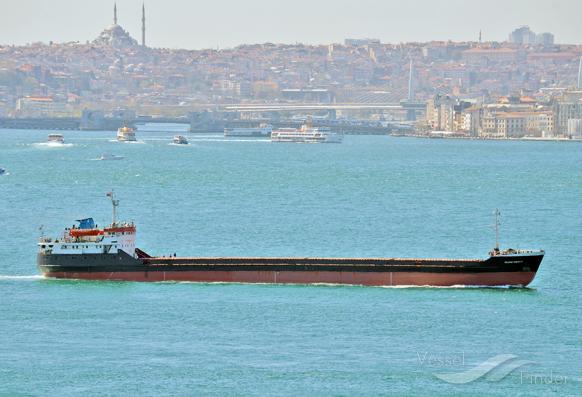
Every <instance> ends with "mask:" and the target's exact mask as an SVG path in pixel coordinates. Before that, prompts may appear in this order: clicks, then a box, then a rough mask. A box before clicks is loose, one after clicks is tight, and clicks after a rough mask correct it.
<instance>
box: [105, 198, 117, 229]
mask: <svg viewBox="0 0 582 397" xmlns="http://www.w3.org/2000/svg"><path fill="white" fill-rule="evenodd" d="M107 197H109V198H111V206H112V207H113V221H112V222H111V225H112V226H115V224H116V222H117V207H118V206H119V200H115V195H114V194H113V190H112V191H110V192H109V193H107Z"/></svg>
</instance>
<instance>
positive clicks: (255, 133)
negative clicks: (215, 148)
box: [224, 124, 273, 137]
mask: <svg viewBox="0 0 582 397" xmlns="http://www.w3.org/2000/svg"><path fill="white" fill-rule="evenodd" d="M271 132H273V126H272V125H270V124H261V125H260V126H259V127H237V128H225V129H224V136H226V137H269V136H270V135H271Z"/></svg>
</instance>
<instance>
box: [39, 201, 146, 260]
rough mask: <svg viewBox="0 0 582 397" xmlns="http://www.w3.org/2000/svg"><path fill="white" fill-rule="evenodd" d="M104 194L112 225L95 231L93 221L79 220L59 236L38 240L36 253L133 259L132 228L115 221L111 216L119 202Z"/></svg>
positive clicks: (134, 234) (97, 228) (133, 239)
mask: <svg viewBox="0 0 582 397" xmlns="http://www.w3.org/2000/svg"><path fill="white" fill-rule="evenodd" d="M107 195H108V196H109V197H111V203H112V204H113V222H111V224H110V225H108V226H106V227H104V228H99V227H98V226H97V225H96V224H95V222H94V221H93V218H87V219H79V220H77V222H78V224H77V225H75V226H73V227H71V228H66V229H65V230H64V232H63V234H62V235H61V237H57V238H50V237H44V236H43V237H41V238H40V241H39V243H38V246H39V250H40V251H41V252H42V253H45V254H55V255H84V254H117V253H119V252H120V251H123V252H125V253H127V254H128V255H130V256H135V236H136V228H135V225H134V224H133V223H129V222H117V220H116V219H115V216H116V208H117V206H118V205H119V201H118V200H115V199H114V198H113V193H108V194H107Z"/></svg>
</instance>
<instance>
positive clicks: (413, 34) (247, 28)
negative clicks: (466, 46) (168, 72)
mask: <svg viewBox="0 0 582 397" xmlns="http://www.w3.org/2000/svg"><path fill="white" fill-rule="evenodd" d="M143 3H144V2H143V1H141V0H120V1H117V8H118V14H119V15H118V17H119V24H120V25H121V26H122V27H124V28H125V29H126V30H127V31H128V32H129V33H130V34H131V36H132V37H134V38H136V39H138V40H139V39H140V38H141V36H142V32H141V23H142V21H141V16H142V5H143ZM113 4H114V2H113V1H112V2H92V3H86V2H83V3H82V4H81V3H80V2H74V1H70V0H55V1H53V2H51V3H50V5H49V4H45V3H43V2H39V1H34V0H24V1H21V2H19V3H14V4H10V5H9V6H6V7H5V9H4V12H3V13H2V14H1V15H0V37H1V38H0V44H3V45H11V44H14V45H24V44H27V43H32V42H45V43H48V42H50V41H53V42H74V41H79V42H81V43H84V42H85V41H92V40H93V39H94V38H95V37H96V36H97V35H98V33H99V32H100V31H101V30H102V29H103V28H104V27H106V26H109V25H110V24H111V16H112V15H111V12H112V7H113ZM529 4H530V2H527V1H524V0H517V1H512V2H511V3H508V4H506V3H504V2H502V1H499V0H491V1H488V2H487V3H486V4H485V5H484V6H483V7H482V10H479V12H474V11H473V12H469V8H468V7H466V6H465V3H464V2H463V1H459V0H450V1H447V2H446V5H443V4H442V3H439V4H435V3H434V2H431V1H428V0H415V1H411V2H407V3H401V2H378V1H374V0H363V1H361V2H359V3H358V4H354V3H351V2H347V1H344V0H340V1H336V2H333V3H332V4H331V3H327V4H322V3H317V4H312V3H309V2H307V1H306V0H298V1H296V2H293V3H289V2H277V3H276V4H273V2H267V1H264V0H250V1H248V2H245V3H244V4H241V3H234V4H230V2H227V1H216V2H212V3H208V4H206V3H205V4H204V5H200V4H192V3H190V2H187V1H184V0H173V1H161V0H149V1H147V2H145V7H146V13H147V24H148V26H147V29H148V33H147V34H148V45H150V46H152V47H164V48H184V49H199V48H216V47H220V48H230V47H235V46H237V45H241V44H253V43H264V42H274V43H295V42H301V43H306V44H326V43H339V42H342V41H343V40H344V39H345V38H348V37H356V38H364V37H373V38H377V39H380V40H381V41H382V42H387V43H399V42H429V41H433V40H441V41H443V40H452V41H477V40H478V39H479V32H480V31H481V32H482V35H483V40H484V41H506V40H507V38H508V37H507V36H508V34H509V33H510V32H511V31H512V30H513V29H515V28H516V27H518V26H521V25H529V26H530V27H531V28H532V30H534V31H536V32H540V33H541V32H551V33H553V34H554V35H555V37H556V42H557V43H570V44H577V43H580V39H579V38H580V37H582V28H581V27H580V26H579V25H578V24H577V21H576V15H579V14H580V12H582V3H579V2H576V1H572V0H560V1H556V2H552V3H546V4H540V5H536V7H535V8H533V7H531V6H529ZM30 10H34V12H31V11H30ZM225 10H226V11H225ZM306 10H307V12H306ZM500 10H503V12H500ZM71 15H74V16H75V18H74V19H72V18H71ZM403 15H405V16H406V15H409V16H411V17H410V18H403V17H402V16H403ZM169 21H172V22H171V23H170V22H169ZM23 22H24V23H23Z"/></svg>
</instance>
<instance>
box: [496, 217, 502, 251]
mask: <svg viewBox="0 0 582 397" xmlns="http://www.w3.org/2000/svg"><path fill="white" fill-rule="evenodd" d="M500 215H501V212H499V209H497V208H496V209H495V250H496V251H499V225H501V222H500V221H499V216H500Z"/></svg>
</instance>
